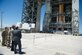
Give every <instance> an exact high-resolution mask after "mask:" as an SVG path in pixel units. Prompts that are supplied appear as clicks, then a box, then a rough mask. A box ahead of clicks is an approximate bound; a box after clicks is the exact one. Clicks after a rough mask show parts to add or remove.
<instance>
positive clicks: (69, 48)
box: [0, 33, 82, 55]
mask: <svg viewBox="0 0 82 55" xmlns="http://www.w3.org/2000/svg"><path fill="white" fill-rule="evenodd" d="M0 37H1V36H0ZM0 39H1V38H0ZM22 51H23V52H25V54H14V52H12V51H10V49H9V48H7V47H2V46H1V44H0V54H3V55H82V36H72V35H58V34H46V33H44V34H42V33H28V34H26V33H23V34H22Z"/></svg>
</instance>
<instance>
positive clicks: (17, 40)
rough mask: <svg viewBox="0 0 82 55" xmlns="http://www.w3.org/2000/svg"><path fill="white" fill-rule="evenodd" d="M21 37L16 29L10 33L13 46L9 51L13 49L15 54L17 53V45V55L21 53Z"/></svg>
mask: <svg viewBox="0 0 82 55" xmlns="http://www.w3.org/2000/svg"><path fill="white" fill-rule="evenodd" d="M21 37H22V34H21V31H20V30H19V29H18V27H16V28H15V30H13V31H12V41H13V44H12V47H11V49H12V48H13V49H14V53H15V54H16V53H17V51H16V47H17V45H18V48H19V54H20V53H21Z"/></svg>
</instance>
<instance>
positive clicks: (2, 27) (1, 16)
mask: <svg viewBox="0 0 82 55" xmlns="http://www.w3.org/2000/svg"><path fill="white" fill-rule="evenodd" d="M2 16H3V12H1V31H2V28H3V19H2Z"/></svg>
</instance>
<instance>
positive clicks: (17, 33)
mask: <svg viewBox="0 0 82 55" xmlns="http://www.w3.org/2000/svg"><path fill="white" fill-rule="evenodd" d="M21 37H22V34H21V31H20V30H13V31H12V41H16V42H19V41H20V39H21Z"/></svg>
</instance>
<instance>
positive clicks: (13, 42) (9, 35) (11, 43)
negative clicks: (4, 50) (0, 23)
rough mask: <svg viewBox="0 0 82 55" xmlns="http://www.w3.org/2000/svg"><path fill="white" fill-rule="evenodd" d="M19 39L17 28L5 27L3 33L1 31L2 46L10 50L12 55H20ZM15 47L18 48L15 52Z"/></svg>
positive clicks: (20, 36) (19, 33)
mask: <svg viewBox="0 0 82 55" xmlns="http://www.w3.org/2000/svg"><path fill="white" fill-rule="evenodd" d="M21 38H22V34H21V31H20V30H19V27H16V26H12V27H10V28H8V27H5V29H4V31H2V46H7V47H9V48H11V51H14V53H15V54H16V53H19V54H21V53H22V52H21ZM17 45H18V48H19V51H17V50H16V49H17Z"/></svg>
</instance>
